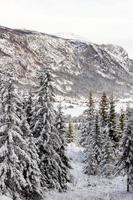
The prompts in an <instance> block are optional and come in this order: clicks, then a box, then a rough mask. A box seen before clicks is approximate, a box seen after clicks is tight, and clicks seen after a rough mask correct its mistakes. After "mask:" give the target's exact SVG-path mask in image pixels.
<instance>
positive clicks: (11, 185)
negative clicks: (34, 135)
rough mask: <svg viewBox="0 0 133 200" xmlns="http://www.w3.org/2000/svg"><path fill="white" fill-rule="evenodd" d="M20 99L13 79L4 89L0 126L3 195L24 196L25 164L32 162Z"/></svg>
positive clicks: (0, 185) (0, 173) (0, 171)
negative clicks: (24, 132)
mask: <svg viewBox="0 0 133 200" xmlns="http://www.w3.org/2000/svg"><path fill="white" fill-rule="evenodd" d="M20 102H21V101H20V99H19V97H18V95H17V93H16V91H15V88H14V84H13V81H12V80H11V79H9V80H7V82H5V84H4V87H3V88H2V106H3V113H2V116H1V118H2V122H3V123H2V124H1V126H0V188H1V189H0V190H1V193H4V194H6V193H8V192H9V193H10V194H11V195H12V196H13V195H14V193H17V194H18V195H24V193H25V188H26V187H27V183H26V180H25V178H24V175H23V163H24V161H25V162H26V161H27V160H30V158H29V156H28V155H27V154H26V146H27V144H26V142H25V140H24V139H23V133H22V131H21V129H20V124H21V119H20V117H19V116H18V112H17V110H18V109H19V108H20V107H19V106H20Z"/></svg>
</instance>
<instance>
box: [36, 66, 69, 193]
mask: <svg viewBox="0 0 133 200" xmlns="http://www.w3.org/2000/svg"><path fill="white" fill-rule="evenodd" d="M39 74H40V75H39V89H38V91H37V92H36V99H35V103H34V118H33V120H34V121H33V123H34V124H35V125H34V127H33V133H34V137H35V138H36V145H37V149H38V155H39V159H40V163H39V167H40V170H41V173H42V176H43V179H42V185H43V186H45V187H47V188H55V189H58V190H60V191H62V190H65V189H66V182H67V181H66V180H64V179H61V178H60V177H61V176H62V174H63V173H64V172H63V170H64V167H65V166H64V164H63V162H62V160H61V157H60V155H59V153H58V152H59V150H60V148H61V145H62V141H61V138H60V137H59V134H58V130H57V128H56V127H55V110H54V108H53V102H54V93H53V87H52V84H51V74H50V71H49V70H48V69H47V70H44V71H41V72H40V73H39Z"/></svg>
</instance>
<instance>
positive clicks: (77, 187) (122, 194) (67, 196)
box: [45, 143, 133, 200]
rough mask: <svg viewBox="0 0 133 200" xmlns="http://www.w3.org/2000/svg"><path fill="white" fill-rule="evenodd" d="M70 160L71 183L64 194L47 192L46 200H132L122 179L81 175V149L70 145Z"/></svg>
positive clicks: (131, 195) (68, 148) (132, 197)
mask: <svg viewBox="0 0 133 200" xmlns="http://www.w3.org/2000/svg"><path fill="white" fill-rule="evenodd" d="M67 154H68V157H69V158H70V160H71V166H72V170H71V174H72V175H73V177H74V180H73V183H72V184H70V185H69V190H68V191H67V192H65V193H58V192H49V193H47V195H46V198H45V199H46V200H133V193H127V192H126V180H125V178H123V177H117V178H113V179H105V178H99V177H94V176H90V177H89V179H88V177H87V176H86V175H85V174H84V173H83V167H84V164H83V163H82V159H83V148H82V147H79V146H78V145H76V144H74V143H72V144H70V145H69V146H68V147H67Z"/></svg>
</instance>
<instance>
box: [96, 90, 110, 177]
mask: <svg viewBox="0 0 133 200" xmlns="http://www.w3.org/2000/svg"><path fill="white" fill-rule="evenodd" d="M99 114H100V127H101V128H100V129H101V139H102V151H101V153H102V157H101V162H100V164H99V166H100V171H101V175H104V176H110V175H111V174H112V170H113V167H114V163H113V162H114V148H113V142H112V140H111V138H110V134H109V102H108V99H107V96H106V93H105V92H104V93H103V95H102V97H101V102H100V109H99Z"/></svg>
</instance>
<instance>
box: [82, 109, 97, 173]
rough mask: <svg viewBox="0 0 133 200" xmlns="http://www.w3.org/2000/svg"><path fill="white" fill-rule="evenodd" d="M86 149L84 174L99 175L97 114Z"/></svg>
mask: <svg viewBox="0 0 133 200" xmlns="http://www.w3.org/2000/svg"><path fill="white" fill-rule="evenodd" d="M88 137H89V138H88V147H87V148H86V150H85V157H86V159H85V170H84V171H85V173H86V174H88V175H98V174H99V163H100V161H101V136H100V124H99V116H98V113H96V114H95V121H94V127H93V129H92V131H91V133H90V134H89V136H88Z"/></svg>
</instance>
